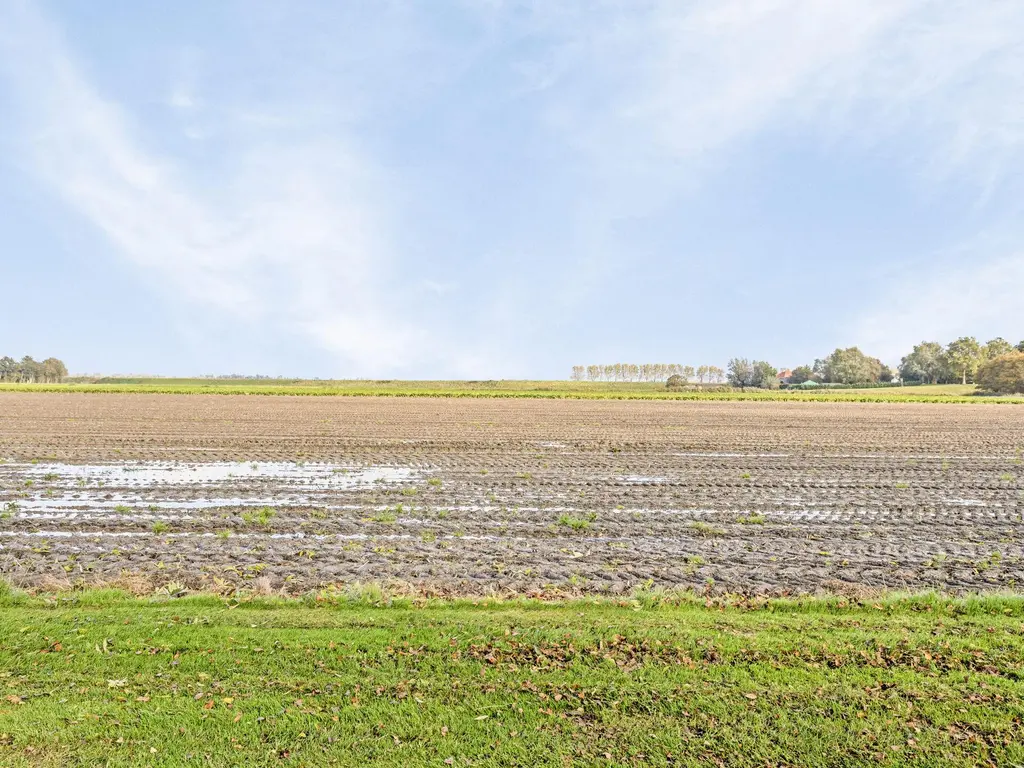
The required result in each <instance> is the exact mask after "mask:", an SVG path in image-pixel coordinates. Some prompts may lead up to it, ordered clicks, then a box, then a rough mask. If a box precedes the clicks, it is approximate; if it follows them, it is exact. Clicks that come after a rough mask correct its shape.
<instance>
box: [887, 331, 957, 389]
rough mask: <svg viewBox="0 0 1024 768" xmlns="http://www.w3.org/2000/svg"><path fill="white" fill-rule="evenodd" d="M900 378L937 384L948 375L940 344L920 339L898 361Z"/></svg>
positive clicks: (946, 363)
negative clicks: (911, 350) (911, 349)
mask: <svg viewBox="0 0 1024 768" xmlns="http://www.w3.org/2000/svg"><path fill="white" fill-rule="evenodd" d="M899 371H900V378H901V379H903V380H904V381H918V382H922V383H924V384H939V383H941V382H943V381H945V380H946V379H947V378H948V377H949V364H948V361H947V360H946V355H945V352H944V351H943V349H942V345H941V344H939V343H938V342H934V341H922V342H921V343H920V344H918V345H917V346H915V347H914V351H913V352H911V353H910V354H909V355H907V356H906V357H904V358H903V360H901V361H900V368H899Z"/></svg>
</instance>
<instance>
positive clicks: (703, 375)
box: [696, 365, 711, 384]
mask: <svg viewBox="0 0 1024 768" xmlns="http://www.w3.org/2000/svg"><path fill="white" fill-rule="evenodd" d="M710 373H711V372H710V370H709V369H708V366H706V365H701V366H698V367H697V371H696V375H697V381H699V382H700V383H701V384H703V383H704V382H705V381H706V380H707V379H708V378H709V376H710Z"/></svg>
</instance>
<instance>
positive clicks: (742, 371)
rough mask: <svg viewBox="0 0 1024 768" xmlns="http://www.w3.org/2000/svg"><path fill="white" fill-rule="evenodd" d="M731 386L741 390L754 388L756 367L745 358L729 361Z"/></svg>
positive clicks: (735, 358)
mask: <svg viewBox="0 0 1024 768" xmlns="http://www.w3.org/2000/svg"><path fill="white" fill-rule="evenodd" d="M728 371H729V374H728V376H729V384H731V385H732V386H734V387H739V388H740V389H746V388H747V387H752V386H754V366H753V365H752V364H751V363H750V361H749V360H747V359H746V358H745V357H734V358H733V359H732V360H730V361H729V366H728Z"/></svg>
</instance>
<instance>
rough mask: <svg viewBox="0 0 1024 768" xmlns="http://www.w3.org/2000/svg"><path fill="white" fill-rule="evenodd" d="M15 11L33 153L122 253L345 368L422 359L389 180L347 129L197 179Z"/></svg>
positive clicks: (4, 62)
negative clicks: (399, 307)
mask: <svg viewBox="0 0 1024 768" xmlns="http://www.w3.org/2000/svg"><path fill="white" fill-rule="evenodd" d="M6 15H7V19H6V22H5V24H6V25H7V26H8V29H12V28H16V29H17V30H18V31H19V35H18V37H17V38H14V37H13V36H12V35H8V36H7V37H0V67H2V66H6V68H7V69H8V70H9V72H10V74H11V76H12V79H13V81H14V82H15V83H16V85H17V86H18V87H19V89H20V92H21V93H22V94H23V96H24V103H25V106H26V108H27V112H26V115H25V117H26V122H27V124H28V125H29V130H30V132H31V135H32V141H31V150H32V154H31V157H32V159H33V161H34V164H35V167H36V169H37V171H38V172H39V173H40V174H41V175H42V176H43V177H44V178H45V179H46V180H47V181H48V182H49V183H50V184H51V185H52V187H53V188H54V189H55V190H56V191H57V193H58V194H59V195H60V196H61V197H62V198H63V199H64V200H66V201H67V203H68V204H70V205H71V206H72V207H73V208H75V209H76V210H77V211H78V212H80V213H81V214H82V215H83V216H84V217H86V218H87V219H88V220H89V221H91V222H92V223H93V224H94V225H95V226H96V227H98V228H99V229H100V230H102V231H103V232H104V233H105V234H106V236H107V237H108V238H109V240H110V241H111V242H112V243H113V244H114V245H115V246H116V247H117V250H118V252H119V253H120V254H121V255H122V256H124V257H125V258H126V259H128V260H130V261H131V262H132V263H134V264H136V265H138V266H140V267H143V268H144V269H145V270H146V271H147V272H148V273H149V274H151V275H152V276H155V278H156V279H157V280H158V281H159V282H160V283H161V284H163V285H164V286H165V287H166V288H167V289H168V290H171V291H173V292H175V293H176V294H177V295H179V296H181V297H183V298H185V299H188V300H191V301H193V302H196V303H197V305H199V306H205V307H210V308H214V309H216V310H220V311H224V312H226V313H229V314H230V315H232V316H235V317H237V318H241V319H242V320H244V321H246V322H251V323H253V324H254V325H257V326H258V325H259V324H273V325H275V326H283V327H284V328H286V329H289V330H291V331H293V332H295V333H299V334H303V335H305V336H306V337H308V338H309V339H312V340H313V341H315V342H316V343H317V344H318V345H319V346H321V347H322V348H324V349H326V350H328V351H329V352H331V353H333V354H335V355H336V356H337V359H338V362H339V365H338V370H339V372H345V373H353V372H354V373H377V372H381V371H387V370H391V369H394V368H396V367H398V366H401V365H407V364H409V363H413V362H415V361H416V360H418V359H420V357H421V355H422V352H421V350H422V349H423V346H424V343H425V341H426V338H427V334H426V332H425V331H423V330H422V329H420V328H418V327H417V326H416V325H414V324H412V323H409V322H406V321H405V320H404V319H403V318H402V317H400V316H398V315H397V313H395V311H394V307H395V302H394V301H385V300H384V299H385V295H384V284H385V282H386V281H387V280H388V278H389V277H390V271H391V264H390V254H389V245H388V243H387V240H386V238H385V236H384V234H383V233H384V232H385V231H386V230H387V227H386V225H385V224H384V223H383V222H382V221H381V217H380V210H381V209H382V206H378V205H377V203H379V201H381V200H382V199H384V198H385V190H384V189H382V185H381V183H380V181H379V180H378V179H377V178H375V176H374V171H373V169H372V167H370V165H369V164H367V163H366V162H365V161H364V159H363V158H362V156H361V155H360V154H359V152H358V151H357V150H355V149H353V147H352V146H351V144H350V143H347V142H346V140H345V138H344V137H343V136H341V137H339V136H337V135H332V136H330V137H329V138H327V139H323V140H320V141H310V140H308V139H307V140H305V141H303V142H302V143H299V144H295V145H291V144H287V143H282V142H281V141H280V140H278V141H270V140H269V139H268V140H267V141H265V142H259V141H254V142H253V143H252V145H251V146H249V147H245V148H241V149H236V150H235V155H236V156H237V158H238V161H237V166H236V167H235V168H234V169H233V170H232V175H231V176H230V177H229V178H227V179H223V180H217V181H216V183H213V182H210V181H207V182H205V183H202V182H191V183H190V182H189V180H188V179H187V178H186V177H185V174H184V172H183V169H181V168H179V167H177V166H176V165H175V164H174V163H172V162H171V161H169V160H167V159H166V158H163V157H160V156H158V155H157V154H156V153H155V152H152V151H147V149H146V148H145V147H144V146H143V143H142V142H141V141H140V140H139V139H138V138H137V137H136V136H135V135H134V132H133V130H132V127H131V124H130V122H129V119H128V117H127V115H126V114H125V113H124V112H123V111H122V110H121V109H119V108H118V107H117V106H116V105H115V104H113V103H111V102H109V101H107V100H105V99H104V98H102V97H101V96H100V94H99V93H98V91H97V90H96V88H95V87H94V86H93V85H92V84H91V83H90V82H88V80H87V79H86V77H85V76H84V75H83V74H82V72H81V71H80V70H79V69H78V67H77V66H76V64H75V62H74V61H73V59H72V57H71V55H70V54H69V52H68V51H67V50H66V48H65V46H64V44H63V42H62V41H61V39H60V37H59V35H58V33H57V32H56V30H55V29H54V28H53V27H52V26H51V25H50V24H49V23H48V22H47V20H46V19H44V18H42V17H41V16H40V15H38V14H37V13H35V12H34V11H33V10H32V9H31V8H30V7H29V6H28V5H27V4H19V3H16V4H14V5H13V6H10V12H9V13H7V14H6ZM172 100H173V101H176V102H177V103H178V104H179V106H184V105H185V102H186V101H187V102H188V103H189V104H191V103H193V102H192V101H191V99H190V98H189V97H187V96H186V94H184V93H181V94H178V95H177V97H176V98H174V99H172ZM398 292H400V291H395V290H394V289H393V286H392V294H395V293H398ZM434 351H438V352H440V354H441V355H444V354H445V352H446V350H445V349H444V348H443V347H442V348H441V349H440V350H437V349H435V350H434Z"/></svg>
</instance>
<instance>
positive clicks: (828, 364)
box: [727, 336, 1024, 391]
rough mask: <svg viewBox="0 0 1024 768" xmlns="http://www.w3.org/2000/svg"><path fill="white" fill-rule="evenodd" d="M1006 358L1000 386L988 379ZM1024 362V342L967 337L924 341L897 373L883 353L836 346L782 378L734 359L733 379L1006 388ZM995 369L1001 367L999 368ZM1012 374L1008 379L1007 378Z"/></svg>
mask: <svg viewBox="0 0 1024 768" xmlns="http://www.w3.org/2000/svg"><path fill="white" fill-rule="evenodd" d="M996 361H1000V366H999V370H1000V371H1001V372H1002V373H1000V375H999V376H1000V378H999V382H1000V383H999V384H998V386H997V385H995V384H994V383H993V382H994V381H995V379H993V378H992V376H990V377H989V379H988V380H984V379H985V377H984V376H982V374H983V372H984V369H985V367H986V365H988V364H989V363H992V364H994V363H996ZM1017 366H1024V341H1022V342H1020V343H1019V344H1017V346H1016V347H1015V346H1013V345H1012V344H1010V342H1008V341H1006V340H1005V339H1003V338H998V337H997V338H995V339H992V340H990V341H988V342H987V343H985V344H982V343H980V342H979V341H978V340H977V339H976V338H974V337H973V336H962V337H960V338H959V339H957V340H956V341H951V342H949V343H948V344H946V345H942V344H940V343H939V342H934V341H923V342H921V343H920V344H918V345H916V346H915V347H914V349H913V350H912V351H911V352H910V354H908V355H906V356H905V357H904V358H903V359H902V360H901V361H900V365H899V367H898V368H897V369H896V370H895V371H894V370H892V369H891V368H890V367H889V366H887V365H885V364H884V363H883V362H882V361H881V360H879V359H878V358H877V357H871V356H870V355H866V354H865V353H863V352H862V351H861V350H860V349H859V348H858V347H848V348H846V349H836V350H835V351H834V352H832V354H831V355H829V356H828V357H825V358H822V359H819V360H815V361H814V364H813V365H802V366H799V367H797V368H794V369H793V370H792V371H790V372H789V375H788V376H786V377H784V379H783V378H780V377H779V371H778V370H776V369H775V368H774V367H773V366H772V365H770V364H769V363H767V362H765V361H763V360H754V361H751V360H748V359H746V358H733V359H732V360H730V361H729V366H728V373H727V380H728V382H729V384H730V385H732V386H734V387H740V388H747V387H757V388H762V389H771V388H775V387H779V386H781V385H782V384H787V385H801V384H805V383H806V382H809V381H810V382H814V383H816V384H842V385H873V384H887V383H891V382H893V381H894V380H897V379H898V380H899V381H901V382H903V383H912V384H979V385H980V386H982V387H983V388H985V389H992V390H993V391H996V390H1003V391H1005V390H1006V386H1007V381H1009V380H1010V379H1012V375H1013V374H1012V371H1013V370H1016V368H1017ZM993 370H995V369H994V368H993ZM1008 376H1009V377H1010V379H1008V378H1007V377H1008Z"/></svg>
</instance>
